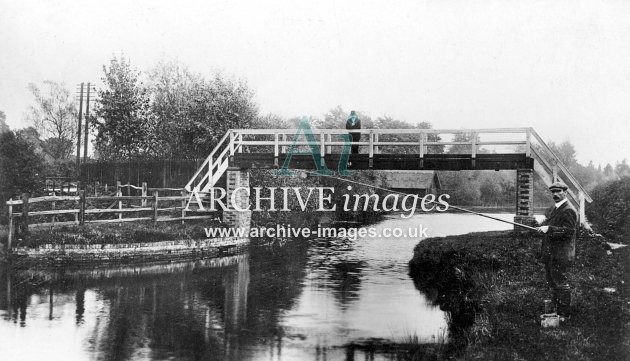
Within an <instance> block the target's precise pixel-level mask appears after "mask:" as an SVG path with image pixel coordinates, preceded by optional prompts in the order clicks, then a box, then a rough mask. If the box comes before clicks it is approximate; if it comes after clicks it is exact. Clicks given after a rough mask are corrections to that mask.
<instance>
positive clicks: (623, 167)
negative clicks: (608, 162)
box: [615, 158, 630, 177]
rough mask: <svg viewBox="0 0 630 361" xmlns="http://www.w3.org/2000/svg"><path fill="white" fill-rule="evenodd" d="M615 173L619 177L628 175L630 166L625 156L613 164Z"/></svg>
mask: <svg viewBox="0 0 630 361" xmlns="http://www.w3.org/2000/svg"><path fill="white" fill-rule="evenodd" d="M615 173H617V175H618V176H619V177H630V166H629V165H628V163H627V161H626V159H625V158H624V160H623V161H622V162H621V163H619V164H617V165H616V166H615Z"/></svg>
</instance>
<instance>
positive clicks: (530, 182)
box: [514, 169, 536, 231]
mask: <svg viewBox="0 0 630 361" xmlns="http://www.w3.org/2000/svg"><path fill="white" fill-rule="evenodd" d="M514 222H516V223H522V224H525V225H528V226H535V225H536V218H534V170H533V169H518V170H517V171H516V216H515V217H514ZM514 230H516V231H524V230H525V228H523V227H519V226H514Z"/></svg>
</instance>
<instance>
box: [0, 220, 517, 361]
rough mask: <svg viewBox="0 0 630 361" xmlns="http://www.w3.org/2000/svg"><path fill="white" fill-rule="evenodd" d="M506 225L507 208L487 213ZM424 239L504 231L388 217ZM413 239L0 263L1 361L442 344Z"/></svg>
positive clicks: (361, 350) (309, 354)
mask: <svg viewBox="0 0 630 361" xmlns="http://www.w3.org/2000/svg"><path fill="white" fill-rule="evenodd" d="M494 216H496V217H500V218H503V219H507V220H511V219H512V218H513V215H512V214H494ZM410 224H413V225H419V224H421V225H422V226H423V227H424V228H426V229H427V235H428V236H429V237H435V236H446V235H457V234H463V233H469V232H478V231H487V230H503V229H511V227H512V226H511V225H509V224H505V223H501V222H497V221H494V220H490V219H486V218H482V217H478V216H474V215H468V214H419V215H416V216H414V217H413V218H411V219H401V218H400V217H399V216H396V215H392V216H388V217H387V218H386V219H384V220H383V221H381V222H379V223H378V224H375V225H371V226H369V227H374V228H376V230H377V232H378V233H381V232H382V231H383V230H385V229H394V228H399V229H407V228H408V227H409V225H410ZM419 240H420V238H418V237H409V238H394V237H382V238H377V237H372V238H359V239H356V240H349V239H335V238H329V239H315V240H313V239H311V240H308V241H305V240H301V241H297V240H295V241H288V242H285V243H284V244H282V245H279V244H272V245H265V246H252V247H250V248H249V250H248V251H246V252H245V253H243V254H238V255H230V256H226V257H223V258H218V259H210V260H201V261H195V262H173V263H168V264H161V265H147V266H124V267H118V268H103V269H90V270H88V269H59V270H46V271H43V270H20V271H16V270H14V269H10V268H8V267H7V266H6V265H5V266H4V267H3V268H2V269H0V358H1V359H2V360H41V359H45V360H47V361H50V360H66V361H67V360H169V359H176V360H200V359H202V360H223V359H227V360H339V359H342V360H343V359H347V360H352V359H355V358H357V359H364V358H369V359H376V360H378V359H389V358H390V355H388V354H387V353H379V352H376V353H370V354H365V353H366V352H368V351H366V348H365V347H362V345H373V344H392V343H394V344H395V343H397V342H405V341H409V340H414V342H419V343H436V342H447V341H448V337H449V330H448V322H447V321H448V317H449V315H448V314H447V313H445V312H444V311H442V310H440V308H439V307H436V306H433V305H432V302H431V301H430V299H431V297H432V296H431V295H425V294H423V293H421V292H419V291H418V290H417V289H416V288H415V287H414V283H413V281H412V279H411V278H410V277H409V276H408V266H407V263H408V262H409V260H410V258H411V257H412V250H413V247H414V246H415V245H416V244H417V243H418V241H419Z"/></svg>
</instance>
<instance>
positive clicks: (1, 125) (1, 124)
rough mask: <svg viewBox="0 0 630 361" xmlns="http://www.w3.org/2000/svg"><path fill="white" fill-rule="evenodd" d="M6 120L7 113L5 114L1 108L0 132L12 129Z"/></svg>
mask: <svg viewBox="0 0 630 361" xmlns="http://www.w3.org/2000/svg"><path fill="white" fill-rule="evenodd" d="M6 120H7V117H6V115H4V112H3V111H2V110H0V134H2V133H4V132H8V131H9V130H10V129H9V125H8V124H7V122H6Z"/></svg>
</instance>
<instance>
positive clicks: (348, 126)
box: [346, 118, 361, 142]
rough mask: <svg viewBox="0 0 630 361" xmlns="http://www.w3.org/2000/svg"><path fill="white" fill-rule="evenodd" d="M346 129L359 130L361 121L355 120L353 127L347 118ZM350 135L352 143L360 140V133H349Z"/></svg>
mask: <svg viewBox="0 0 630 361" xmlns="http://www.w3.org/2000/svg"><path fill="white" fill-rule="evenodd" d="M346 129H348V130H353V129H361V119H359V118H357V121H356V122H355V123H354V125H353V124H352V122H351V121H350V118H348V120H347V121H346ZM350 135H351V136H352V141H353V142H358V141H359V140H361V133H355V132H350Z"/></svg>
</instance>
